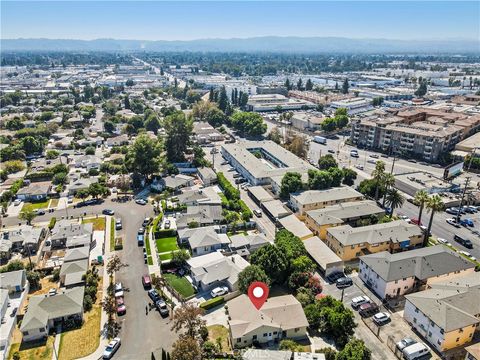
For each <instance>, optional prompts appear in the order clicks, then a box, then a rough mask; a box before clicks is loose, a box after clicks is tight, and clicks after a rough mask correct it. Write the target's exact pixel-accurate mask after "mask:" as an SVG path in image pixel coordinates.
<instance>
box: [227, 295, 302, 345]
mask: <svg viewBox="0 0 480 360" xmlns="http://www.w3.org/2000/svg"><path fill="white" fill-rule="evenodd" d="M227 306H228V317H229V320H228V326H229V330H230V341H231V344H233V346H234V347H235V348H242V347H247V346H251V345H253V344H254V343H259V344H265V343H268V342H271V341H276V342H278V341H280V340H282V339H286V338H288V339H303V338H305V337H306V336H307V327H308V321H307V318H306V317H305V313H304V312H303V308H302V305H301V304H300V302H299V301H298V300H297V299H296V298H295V297H294V296H293V295H283V296H276V297H271V298H269V299H268V300H267V301H266V302H265V303H264V304H263V306H262V307H261V308H260V309H259V310H257V309H256V308H255V306H254V305H253V304H252V302H251V301H250V299H249V298H248V296H247V295H243V294H242V295H240V296H238V297H236V298H234V299H232V300H230V301H229V302H228V303H227Z"/></svg>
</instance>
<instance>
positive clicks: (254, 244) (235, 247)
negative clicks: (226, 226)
mask: <svg viewBox="0 0 480 360" xmlns="http://www.w3.org/2000/svg"><path fill="white" fill-rule="evenodd" d="M230 241H231V243H230V250H231V251H234V252H236V253H237V254H238V255H240V256H242V257H248V256H250V254H252V253H254V252H255V251H256V250H258V249H260V248H261V247H262V246H264V245H267V244H270V241H269V240H268V239H267V238H266V237H265V235H263V234H261V233H259V234H243V233H240V234H236V235H232V236H230Z"/></svg>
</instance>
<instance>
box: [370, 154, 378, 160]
mask: <svg viewBox="0 0 480 360" xmlns="http://www.w3.org/2000/svg"><path fill="white" fill-rule="evenodd" d="M370 157H371V158H374V159H378V155H377V154H370Z"/></svg>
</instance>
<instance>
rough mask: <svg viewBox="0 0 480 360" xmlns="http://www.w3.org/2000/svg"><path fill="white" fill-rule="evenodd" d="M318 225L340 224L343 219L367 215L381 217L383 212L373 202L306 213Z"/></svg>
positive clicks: (336, 206) (352, 203)
mask: <svg viewBox="0 0 480 360" xmlns="http://www.w3.org/2000/svg"><path fill="white" fill-rule="evenodd" d="M307 214H308V216H309V217H311V218H312V219H313V220H314V221H315V222H316V223H317V224H318V225H328V224H341V223H343V222H344V219H350V218H359V217H365V216H369V215H383V214H385V210H383V209H381V208H380V207H378V206H377V204H376V203H375V201H373V200H361V201H352V202H344V203H341V204H336V205H331V206H327V207H325V208H323V209H318V210H310V211H307Z"/></svg>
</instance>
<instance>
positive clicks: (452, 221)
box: [445, 218, 460, 228]
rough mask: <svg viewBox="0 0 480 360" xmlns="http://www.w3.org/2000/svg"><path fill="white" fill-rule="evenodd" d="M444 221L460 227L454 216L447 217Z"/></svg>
mask: <svg viewBox="0 0 480 360" xmlns="http://www.w3.org/2000/svg"><path fill="white" fill-rule="evenodd" d="M445 221H446V222H447V224H449V225H452V226H455V227H456V228H459V227H460V224H459V223H457V221H456V220H455V219H454V218H448V219H446V220H445Z"/></svg>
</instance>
